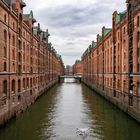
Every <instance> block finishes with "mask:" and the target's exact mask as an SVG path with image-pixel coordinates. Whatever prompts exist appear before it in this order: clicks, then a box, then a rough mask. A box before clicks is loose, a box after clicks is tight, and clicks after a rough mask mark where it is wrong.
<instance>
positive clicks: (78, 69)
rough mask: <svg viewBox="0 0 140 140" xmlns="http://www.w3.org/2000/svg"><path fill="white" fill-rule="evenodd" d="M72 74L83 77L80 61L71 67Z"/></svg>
mask: <svg viewBox="0 0 140 140" xmlns="http://www.w3.org/2000/svg"><path fill="white" fill-rule="evenodd" d="M73 74H75V75H81V76H82V75H83V64H82V62H81V61H80V60H76V61H75V64H74V65H73Z"/></svg>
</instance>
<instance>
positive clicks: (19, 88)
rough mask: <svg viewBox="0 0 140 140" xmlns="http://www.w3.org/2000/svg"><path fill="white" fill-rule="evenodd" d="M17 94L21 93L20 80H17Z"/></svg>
mask: <svg viewBox="0 0 140 140" xmlns="http://www.w3.org/2000/svg"><path fill="white" fill-rule="evenodd" d="M18 92H21V87H20V80H18Z"/></svg>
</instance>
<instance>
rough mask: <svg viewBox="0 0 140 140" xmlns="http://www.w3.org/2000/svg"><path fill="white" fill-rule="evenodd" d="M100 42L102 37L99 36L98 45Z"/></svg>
mask: <svg viewBox="0 0 140 140" xmlns="http://www.w3.org/2000/svg"><path fill="white" fill-rule="evenodd" d="M101 40H102V36H101V35H99V37H98V43H100V42H101Z"/></svg>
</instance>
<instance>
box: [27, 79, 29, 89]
mask: <svg viewBox="0 0 140 140" xmlns="http://www.w3.org/2000/svg"><path fill="white" fill-rule="evenodd" d="M27 88H29V78H27Z"/></svg>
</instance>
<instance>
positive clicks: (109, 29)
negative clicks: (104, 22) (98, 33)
mask: <svg viewBox="0 0 140 140" xmlns="http://www.w3.org/2000/svg"><path fill="white" fill-rule="evenodd" d="M110 31H111V28H105V30H104V37H105V36H106V35H107V34H108V33H109V32H110Z"/></svg>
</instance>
